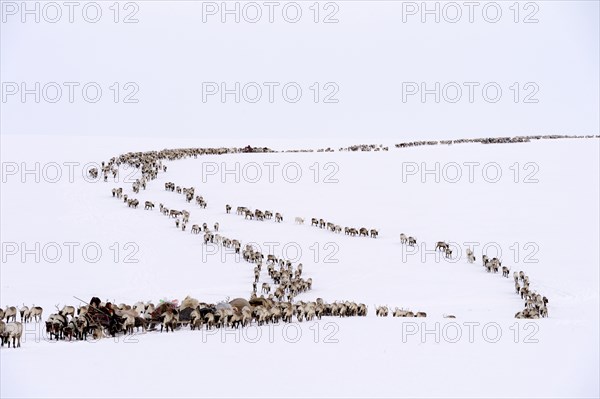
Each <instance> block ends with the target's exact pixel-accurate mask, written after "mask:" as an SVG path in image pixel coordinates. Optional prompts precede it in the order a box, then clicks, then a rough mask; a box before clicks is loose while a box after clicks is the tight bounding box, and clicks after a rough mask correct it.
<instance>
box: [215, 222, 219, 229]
mask: <svg viewBox="0 0 600 399" xmlns="http://www.w3.org/2000/svg"><path fill="white" fill-rule="evenodd" d="M214 228H215V231H219V222H216V223H215V225H214Z"/></svg>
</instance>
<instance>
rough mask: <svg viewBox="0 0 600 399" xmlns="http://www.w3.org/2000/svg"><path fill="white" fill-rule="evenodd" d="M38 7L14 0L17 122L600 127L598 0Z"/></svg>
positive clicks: (80, 128) (254, 128)
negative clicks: (426, 8)
mask: <svg viewBox="0 0 600 399" xmlns="http://www.w3.org/2000/svg"><path fill="white" fill-rule="evenodd" d="M23 4H25V3H22V2H21V1H18V2H11V1H2V3H1V5H2V25H1V40H0V46H1V81H2V102H1V107H2V108H1V115H0V116H1V122H0V127H1V129H2V134H44V135H93V136H103V135H112V136H114V135H118V136H152V137H164V136H166V135H168V136H171V137H183V138H200V139H201V138H220V137H223V138H248V139H252V138H275V137H276V138H298V137H300V136H306V137H313V138H321V139H327V138H331V139H339V138H356V139H357V140H363V141H369V140H367V139H378V138H382V139H393V140H396V139H398V140H403V139H415V138H416V139H420V138H448V137H452V138H459V137H480V136H497V135H521V134H592V133H593V134H598V129H599V111H598V110H599V109H600V103H599V88H600V83H599V70H600V64H599V48H600V45H599V36H600V32H599V24H598V19H599V7H598V2H596V1H579V2H578V1H536V2H520V3H518V5H517V6H515V5H514V1H500V2H496V3H492V2H474V5H473V6H469V5H468V4H470V3H468V2H462V1H460V2H456V3H450V4H448V3H447V2H427V7H428V9H429V10H433V12H432V13H430V14H427V13H423V7H422V2H420V1H419V2H400V1H398V2H396V1H368V2H367V1H335V2H320V3H318V4H317V5H316V6H315V2H313V1H309V2H296V3H293V2H271V3H269V2H262V1H259V2H254V3H247V2H228V3H227V7H228V9H229V10H234V11H233V12H232V13H229V14H228V13H224V12H223V5H222V4H223V3H222V2H193V1H169V2H166V1H165V2H159V1H136V2H129V3H127V2H121V3H119V7H115V6H114V5H113V4H114V2H113V1H108V2H102V1H98V2H96V3H90V2H78V3H77V4H76V5H75V6H73V7H72V8H70V6H67V5H65V4H64V3H63V2H62V1H59V2H56V3H51V4H48V3H47V2H27V3H26V4H27V7H28V8H29V9H30V10H34V11H33V12H32V13H26V12H25V11H24V10H23ZM436 7H437V10H438V12H437V15H436V11H435V10H436ZM236 8H237V15H236ZM36 10H37V11H36ZM98 11H100V12H101V15H99V16H97V12H98ZM298 12H301V14H298ZM498 12H500V14H498ZM36 14H37V15H36ZM70 14H71V15H70ZM36 17H37V18H39V22H36V21H35V19H36ZM236 17H238V18H239V22H236V21H235V19H236ZM436 17H438V18H439V22H436V20H435V19H436ZM70 18H72V22H70V21H69V19H70ZM223 19H224V20H225V22H223ZM270 19H272V22H270V21H269V20H270ZM423 19H424V22H423ZM470 19H471V20H472V22H471V21H470ZM23 20H24V22H23ZM94 20H97V22H95V23H93V22H92V21H94ZM115 20H116V21H117V22H115ZM52 21H57V22H52ZM126 21H128V22H131V23H126ZM136 21H137V22H136ZM294 21H295V22H294ZM36 82H37V83H39V86H36ZM84 87H85V91H84ZM98 89H100V90H101V94H100V93H97V90H98ZM24 90H28V91H26V92H25V91H24ZM223 90H226V91H225V92H224V91H223ZM299 90H300V91H299ZM423 90H426V92H425V93H426V94H425V95H424V96H423V95H422V94H423ZM499 90H500V91H499ZM36 97H38V98H36ZM70 97H72V98H70ZM236 97H237V98H236ZM436 97H437V98H436ZM36 100H39V102H36ZM71 100H72V102H71ZM236 100H238V101H239V102H236ZM436 100H438V101H439V102H436ZM115 101H116V102H115Z"/></svg>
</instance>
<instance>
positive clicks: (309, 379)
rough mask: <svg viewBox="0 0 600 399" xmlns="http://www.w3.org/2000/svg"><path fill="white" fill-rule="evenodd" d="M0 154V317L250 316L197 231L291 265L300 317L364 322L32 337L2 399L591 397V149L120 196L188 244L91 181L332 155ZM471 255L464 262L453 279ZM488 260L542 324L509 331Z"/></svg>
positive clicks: (279, 166)
mask: <svg viewBox="0 0 600 399" xmlns="http://www.w3.org/2000/svg"><path fill="white" fill-rule="evenodd" d="M1 139H2V142H1V157H2V186H1V197H0V199H1V215H2V217H1V219H2V223H1V227H0V232H1V236H2V265H1V269H0V277H1V282H0V290H1V291H0V305H2V307H3V308H5V307H6V306H7V305H10V306H22V304H23V303H25V304H26V305H28V306H31V305H32V304H35V305H38V306H43V307H44V319H45V318H46V317H47V316H48V314H50V313H51V312H53V311H54V310H55V305H57V304H59V305H60V306H62V305H64V304H71V305H79V304H80V303H79V301H78V300H77V299H76V298H81V299H82V300H84V301H86V302H87V301H89V298H90V297H92V296H99V297H100V298H101V299H103V300H105V299H107V300H111V301H116V302H117V303H121V302H125V303H134V302H137V301H140V300H142V301H147V300H152V301H154V302H158V301H159V300H160V299H163V298H166V299H173V298H178V299H180V300H181V299H183V298H184V297H185V296H186V295H191V296H194V297H196V298H198V299H200V300H204V301H207V302H216V301H219V300H223V299H225V298H226V297H230V298H235V297H239V296H241V297H248V296H249V294H250V292H251V288H252V286H251V283H252V281H253V273H252V265H250V264H247V263H245V262H244V261H243V260H241V259H239V258H236V257H235V256H234V255H232V254H230V253H228V252H223V251H219V250H215V249H214V248H212V247H206V246H203V245H202V238H201V237H202V236H201V235H199V236H196V235H193V234H190V232H189V227H190V226H191V224H194V223H198V224H201V223H203V222H206V223H208V224H209V226H212V225H213V224H214V223H215V222H219V223H220V227H221V229H220V233H221V234H222V235H224V236H227V237H230V238H237V239H239V240H241V241H242V244H246V243H249V242H253V243H255V244H256V245H258V246H259V247H260V248H261V250H262V251H263V252H265V253H267V252H272V253H274V254H275V255H277V256H281V255H283V256H286V257H288V258H291V259H293V260H296V262H302V263H303V265H304V275H305V276H306V277H311V278H312V279H313V281H314V282H313V289H312V291H309V292H308V293H305V294H302V295H300V296H299V297H298V299H300V300H314V299H315V298H317V297H322V298H323V299H325V300H326V301H335V300H352V301H356V302H363V303H365V304H367V305H368V306H369V315H368V316H367V317H366V318H348V319H337V318H335V319H334V318H323V319H322V320H320V321H317V322H305V323H301V324H300V323H293V324H291V325H289V326H285V325H283V324H280V325H276V326H264V327H256V326H253V327H250V328H248V329H244V330H237V331H215V332H210V333H209V332H206V331H201V332H198V331H188V330H180V331H176V332H175V333H174V334H164V333H163V334H160V333H157V332H149V333H145V334H136V335H135V336H133V337H131V338H129V337H128V338H126V339H125V338H124V337H122V336H121V337H120V338H118V339H117V340H113V339H103V340H101V341H99V342H88V343H84V342H71V343H69V342H58V343H56V342H48V341H47V340H46V339H45V336H44V334H42V333H41V329H42V327H41V325H37V324H34V323H31V324H28V325H27V327H26V334H25V336H24V338H23V342H22V347H21V348H20V349H18V350H13V349H10V350H9V349H7V348H3V349H2V350H1V351H0V362H1V363H0V366H1V367H0V383H1V384H0V385H1V391H0V396H2V397H34V396H47V397H56V396H60V397H92V396H93V397H113V396H119V397H124V396H132V397H161V396H172V397H197V396H228V397H230V396H248V397H250V396H251V397H259V396H265V397H267V396H268V397H272V396H286V397H288V396H320V397H325V396H336V397H337V396H343V397H350V396H352V397H354V396H373V397H379V396H381V397H384V396H385V397H389V396H411V397H412V396H419V397H434V396H436V397H438V396H456V397H476V396H477V397H490V396H493V397H505V396H512V397H515V396H518V397H550V396H552V397H598V396H599V395H600V389H599V381H598V375H599V373H600V370H599V342H598V336H599V334H600V331H599V313H600V312H599V311H600V309H599V299H600V297H599V264H600V259H599V250H598V249H599V247H598V242H599V241H600V236H599V220H600V215H599V206H598V204H599V203H600V193H599V191H600V190H599V181H600V176H599V170H600V166H599V159H600V156H599V153H600V149H599V141H598V139H586V140H553V141H536V142H531V143H523V144H502V145H481V144H462V145H452V146H433V147H429V146H428V147H417V148H407V149H396V148H394V147H393V146H391V145H390V151H388V152H383V151H380V152H337V151H336V152H334V153H316V152H314V153H273V154H231V155H221V156H203V157H198V158H197V159H185V160H180V161H173V162H166V164H167V166H168V171H167V172H166V173H161V174H159V178H158V179H157V180H155V181H152V182H150V183H149V185H148V187H147V189H146V190H145V191H144V190H142V191H141V192H140V193H139V194H135V195H133V197H135V198H138V199H139V200H140V202H141V203H142V204H143V202H144V201H146V200H151V201H153V202H154V203H155V204H157V208H158V203H164V204H165V206H167V207H169V208H171V209H187V210H189V211H191V218H190V224H189V225H188V230H187V231H186V232H181V231H180V230H178V229H176V227H175V224H174V222H173V220H172V219H169V218H167V217H165V216H163V215H161V214H160V213H159V212H158V209H154V210H153V211H145V210H144V209H143V206H140V207H139V208H138V209H136V210H132V209H129V208H128V207H127V206H126V205H125V204H124V203H123V202H122V201H119V200H116V199H114V198H112V196H111V193H110V191H111V189H112V188H113V187H124V188H125V189H126V191H127V193H128V194H129V195H130V196H131V195H132V192H131V184H130V183H127V182H126V181H127V180H126V179H131V178H133V179H135V178H136V177H137V175H135V174H132V173H133V172H132V170H124V169H122V170H121V171H120V174H119V176H118V180H119V181H118V182H114V181H113V179H109V182H108V183H105V182H102V181H99V182H88V181H87V180H86V179H85V178H84V177H83V176H82V175H83V173H82V172H84V171H85V170H87V168H88V167H89V166H92V165H91V164H90V165H87V166H86V164H87V163H88V162H97V163H99V162H100V161H102V160H108V159H109V158H110V157H112V156H116V155H119V154H121V153H124V152H127V151H146V150H157V149H163V148H178V147H188V146H195V147H207V146H212V145H214V146H228V145H230V144H233V145H238V146H243V145H247V144H251V145H267V146H270V147H272V148H276V149H285V148H318V147H322V146H332V148H336V149H337V146H338V143H325V145H323V144H322V143H317V142H308V143H307V142H305V143H302V142H296V143H292V142H278V143H275V144H274V143H270V142H264V143H263V142H260V141H259V142H252V143H246V142H244V143H240V142H238V143H233V142H232V143H230V142H218V141H215V142H208V143H207V142H206V141H203V142H195V141H194V140H187V141H185V142H184V141H180V140H175V139H172V140H169V139H165V140H160V141H159V140H146V141H143V140H140V139H135V140H133V139H129V140H127V139H119V138H111V139H109V138H97V139H92V140H89V139H87V140H84V139H78V138H71V137H58V138H57V137H54V138H48V137H36V136H29V137H27V136H25V137H23V136H21V137H17V136H1ZM399 141H400V140H399ZM399 141H398V142H399ZM369 142H372V143H380V141H377V140H369ZM340 144H345V145H348V144H357V143H355V142H349V143H340ZM383 144H386V145H387V144H393V143H391V142H390V143H383ZM334 145H335V146H336V147H334ZM36 163H38V164H37V166H36ZM27 171H29V172H27ZM57 171H58V172H60V175H57ZM36 179H37V181H36ZM124 180H125V181H124ZM167 181H173V182H175V183H176V184H177V185H181V186H182V187H189V186H194V187H196V191H197V193H199V194H200V195H203V196H204V198H205V199H206V201H207V202H208V207H207V208H206V209H200V208H199V207H198V206H197V205H195V204H193V203H192V204H187V203H186V202H185V200H184V197H183V196H182V195H178V194H176V193H172V192H166V191H165V190H164V183H165V182H167ZM225 204H231V205H232V206H233V207H234V210H235V207H237V206H247V207H250V208H252V209H254V208H258V209H263V210H264V209H270V210H272V211H274V212H281V213H282V214H283V216H284V222H283V223H280V224H279V223H275V222H274V221H265V222H258V221H249V220H244V218H243V217H241V216H237V215H235V212H232V214H230V215H227V214H226V213H225ZM296 216H300V217H304V218H305V219H306V222H305V224H304V225H297V224H295V223H294V218H295V217H296ZM312 217H316V218H324V219H326V220H328V221H333V222H335V223H337V224H340V225H342V226H353V227H362V226H364V227H367V228H377V229H378V230H379V233H380V235H379V238H377V239H371V238H358V237H354V238H353V237H349V236H345V235H344V234H341V235H336V234H334V233H330V232H327V231H325V230H321V229H318V228H316V227H311V226H310V218H312ZM402 232H404V233H406V234H407V235H412V236H415V237H416V238H417V240H418V243H419V244H418V245H417V247H416V249H414V250H409V249H407V248H406V247H404V246H403V245H401V244H400V242H399V234H400V233H402ZM442 240H445V241H450V242H452V243H455V244H457V247H456V249H455V259H454V260H453V261H446V260H444V259H442V258H441V257H440V256H439V255H436V254H435V252H434V251H433V249H434V246H435V242H436V241H442ZM36 246H37V247H36ZM468 246H470V247H471V248H475V255H476V257H477V261H476V262H475V264H469V263H467V261H466V256H465V253H464V251H465V249H466V248H467V247H468ZM36 248H37V249H36ZM269 248H272V250H271V251H270V249H269ZM482 248H486V249H487V252H488V255H490V256H499V257H500V258H502V260H503V264H504V265H507V266H509V267H510V268H511V273H512V271H515V270H517V271H518V270H523V271H525V272H526V273H527V274H528V275H529V276H530V279H531V285H532V288H534V289H535V290H537V291H538V292H540V293H542V294H543V295H545V296H547V297H548V299H549V318H548V319H542V320H535V321H532V320H516V319H514V314H515V313H516V312H517V311H519V310H521V309H522V308H523V301H522V300H521V299H520V298H519V297H518V296H517V295H516V294H515V292H514V286H513V282H512V276H511V278H509V279H505V278H502V276H501V275H500V274H495V275H492V274H488V273H486V271H485V270H484V268H483V267H482V266H481V255H482ZM497 249H500V250H501V252H500V253H496V252H495V251H496V250H497ZM263 273H264V272H263ZM262 281H267V280H266V276H265V275H263V276H262V279H261V282H262ZM384 304H387V305H389V306H390V307H392V308H394V307H396V306H398V307H404V308H408V309H411V310H413V311H417V310H418V311H425V312H427V315H428V317H427V318H426V319H399V318H391V317H389V318H376V317H375V309H374V306H375V305H384ZM448 314H452V315H455V316H456V319H446V318H443V315H448Z"/></svg>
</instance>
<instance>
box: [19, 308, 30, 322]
mask: <svg viewBox="0 0 600 399" xmlns="http://www.w3.org/2000/svg"><path fill="white" fill-rule="evenodd" d="M19 315H20V316H21V323H23V321H25V323H27V322H28V321H29V308H28V307H27V306H25V304H23V307H22V308H21V309H19Z"/></svg>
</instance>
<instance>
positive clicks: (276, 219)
mask: <svg viewBox="0 0 600 399" xmlns="http://www.w3.org/2000/svg"><path fill="white" fill-rule="evenodd" d="M275 221H276V222H277V223H280V222H283V216H282V215H281V213H279V212H277V213H275Z"/></svg>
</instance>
